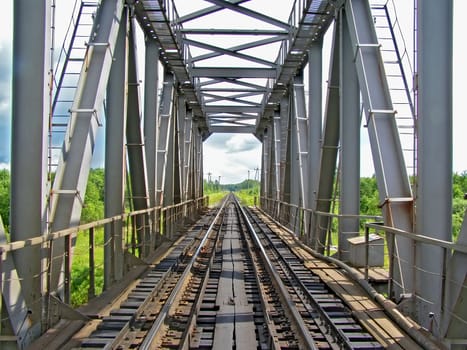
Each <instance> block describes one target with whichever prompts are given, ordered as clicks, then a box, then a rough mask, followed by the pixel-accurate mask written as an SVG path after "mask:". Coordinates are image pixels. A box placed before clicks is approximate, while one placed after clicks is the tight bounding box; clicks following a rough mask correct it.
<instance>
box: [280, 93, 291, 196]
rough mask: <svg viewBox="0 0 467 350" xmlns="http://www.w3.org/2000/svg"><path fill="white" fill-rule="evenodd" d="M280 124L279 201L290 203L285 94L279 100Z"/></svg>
mask: <svg viewBox="0 0 467 350" xmlns="http://www.w3.org/2000/svg"><path fill="white" fill-rule="evenodd" d="M280 113H281V124H282V125H283V126H284V128H283V129H282V134H281V140H282V142H281V152H282V155H281V200H282V201H283V202H286V203H291V188H290V187H291V182H292V180H291V178H290V175H291V162H292V150H291V147H292V138H291V136H290V134H291V128H292V124H291V120H290V98H289V95H288V94H287V95H286V96H284V97H283V98H282V100H281V107H280Z"/></svg>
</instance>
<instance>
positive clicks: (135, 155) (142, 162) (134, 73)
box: [126, 20, 153, 256]
mask: <svg viewBox="0 0 467 350" xmlns="http://www.w3.org/2000/svg"><path fill="white" fill-rule="evenodd" d="M128 46H129V47H128V48H129V54H128V104H127V108H128V110H127V125H126V146H127V152H128V166H129V173H130V182H131V201H132V203H133V208H134V209H135V210H144V209H148V208H149V207H150V202H149V195H148V184H147V173H146V157H145V150H144V141H143V132H142V125H141V111H140V101H141V99H140V92H139V78H138V69H137V52H136V37H135V32H134V24H133V23H132V20H131V21H130V33H129V42H128ZM135 220H136V227H137V228H138V243H139V244H140V245H141V246H142V247H143V248H142V250H141V252H140V253H142V255H143V256H147V255H148V254H149V253H150V250H151V247H149V242H150V241H151V239H150V237H149V235H150V218H149V216H148V215H146V214H145V215H138V216H137V217H136V218H135ZM152 248H153V247H152Z"/></svg>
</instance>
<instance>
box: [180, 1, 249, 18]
mask: <svg viewBox="0 0 467 350" xmlns="http://www.w3.org/2000/svg"><path fill="white" fill-rule="evenodd" d="M248 1H250V0H231V1H230V2H231V3H232V4H241V3H243V2H248ZM222 9H223V7H222V6H217V5H214V6H210V7H206V8H204V9H201V10H198V11H195V12H193V13H190V14H188V15H186V16H182V17H180V23H183V22H188V21H191V20H194V19H197V18H200V17H203V16H206V15H209V14H211V13H214V12H217V11H220V10H222Z"/></svg>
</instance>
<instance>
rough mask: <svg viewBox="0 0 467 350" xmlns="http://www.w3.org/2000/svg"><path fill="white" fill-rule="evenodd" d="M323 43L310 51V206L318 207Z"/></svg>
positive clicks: (316, 44)
mask: <svg viewBox="0 0 467 350" xmlns="http://www.w3.org/2000/svg"><path fill="white" fill-rule="evenodd" d="M322 70H323V41H322V39H320V40H319V41H316V42H314V43H313V45H312V46H311V48H310V50H309V51H308V86H309V87H308V89H309V97H308V130H309V133H308V148H309V151H308V152H309V155H308V167H309V181H308V182H309V184H310V185H309V188H310V191H308V192H309V195H308V196H309V200H308V203H309V206H310V208H313V207H315V206H316V204H315V203H316V196H317V194H318V180H319V162H320V156H321V142H322V129H323V125H322V124H323V123H322V117H323V108H322V101H323V89H322V82H323V77H322V75H323V73H322Z"/></svg>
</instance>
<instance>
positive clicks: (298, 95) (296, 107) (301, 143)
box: [293, 76, 310, 234]
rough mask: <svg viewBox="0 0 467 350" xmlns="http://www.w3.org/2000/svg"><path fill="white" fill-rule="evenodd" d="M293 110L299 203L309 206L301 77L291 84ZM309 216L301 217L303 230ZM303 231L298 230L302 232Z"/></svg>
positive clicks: (303, 92)
mask: <svg viewBox="0 0 467 350" xmlns="http://www.w3.org/2000/svg"><path fill="white" fill-rule="evenodd" d="M293 100H294V101H293V111H294V116H293V118H294V119H295V125H296V135H295V136H296V142H297V160H298V164H297V165H298V169H297V170H298V175H299V176H298V180H299V181H298V187H299V192H300V193H299V205H300V206H301V207H302V208H309V207H310V203H309V201H308V200H309V189H310V184H309V147H308V133H309V130H308V128H309V124H308V117H307V113H306V106H305V87H304V85H303V77H302V76H299V77H295V81H294V84H293ZM308 223H309V216H308V215H305V216H304V218H303V225H304V227H305V230H306V229H307V228H308ZM302 233H303V232H300V234H302Z"/></svg>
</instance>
